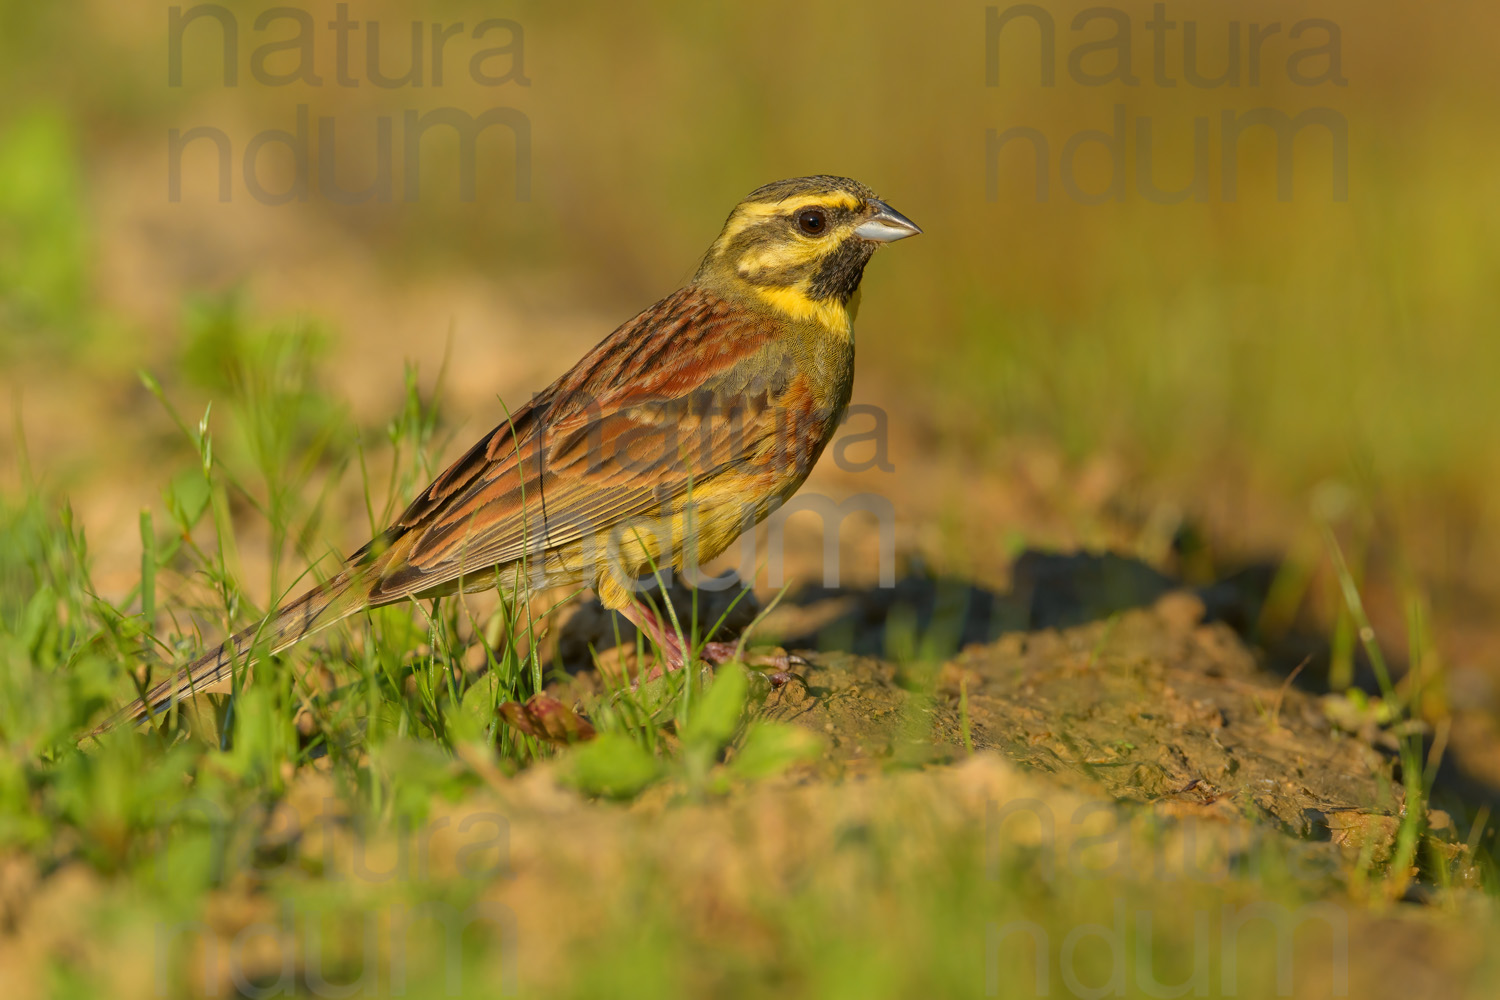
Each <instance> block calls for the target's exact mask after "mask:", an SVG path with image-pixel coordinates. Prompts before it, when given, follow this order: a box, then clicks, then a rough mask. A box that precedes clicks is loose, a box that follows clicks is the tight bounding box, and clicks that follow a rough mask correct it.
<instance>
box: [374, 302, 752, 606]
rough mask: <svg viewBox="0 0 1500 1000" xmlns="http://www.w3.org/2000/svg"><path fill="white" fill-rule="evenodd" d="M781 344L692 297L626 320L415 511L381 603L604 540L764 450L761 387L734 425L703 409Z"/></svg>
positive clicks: (738, 316)
mask: <svg viewBox="0 0 1500 1000" xmlns="http://www.w3.org/2000/svg"><path fill="white" fill-rule="evenodd" d="M776 332H777V327H776V325H775V322H774V321H773V320H770V319H769V318H767V317H765V316H763V315H760V314H754V313H750V312H747V311H745V310H742V309H739V308H736V307H733V306H731V305H729V304H728V303H726V302H724V301H723V300H721V299H719V298H717V297H715V296H712V295H709V294H706V293H704V292H702V291H698V290H696V289H683V290H681V291H679V292H676V293H674V294H673V295H671V296H669V297H667V298H666V299H663V300H662V301H661V302H659V303H657V304H656V305H655V306H653V307H651V308H650V309H648V310H646V311H645V312H643V313H641V314H640V315H639V316H637V317H635V318H634V319H632V320H630V321H629V322H627V323H626V324H624V325H623V326H621V327H620V328H619V329H618V330H616V331H615V332H614V333H612V334H611V335H610V336H609V337H607V338H606V339H605V340H604V341H603V342H602V343H600V344H599V345H598V346H597V347H595V348H594V349H593V350H592V351H590V352H589V354H588V355H586V356H585V357H584V358H583V359H582V360H581V361H580V362H579V363H578V364H577V365H576V366H574V368H573V369H572V370H571V371H569V372H568V373H567V374H565V375H563V376H562V377H561V378H560V379H558V381H557V382H555V383H554V384H553V385H552V386H551V387H549V388H548V389H547V390H546V391H544V392H543V393H541V394H540V395H539V396H538V397H537V398H536V399H534V400H533V401H532V402H531V403H530V404H528V405H527V406H525V407H523V408H522V409H520V410H519V411H517V412H516V413H515V414H514V416H513V417H512V418H511V419H510V420H508V421H506V422H505V423H503V424H501V425H500V426H499V427H497V428H495V430H494V431H492V432H491V433H490V434H489V435H488V436H486V438H485V439H484V440H482V441H480V442H479V443H478V444H476V445H475V446H474V447H473V448H471V449H470V450H469V451H468V452H467V453H466V454H465V455H464V456H463V457H461V458H460V459H459V460H458V461H457V462H455V463H454V464H453V465H452V466H450V467H449V468H448V469H447V470H446V471H445V472H444V473H443V474H442V475H440V476H439V477H438V478H437V479H436V480H435V481H434V482H433V484H432V485H431V486H430V487H428V489H427V490H426V491H425V492H424V493H423V494H422V495H421V496H420V497H418V498H417V500H416V501H415V502H413V503H412V505H411V506H410V507H408V508H407V510H406V511H405V512H404V513H403V514H402V516H401V517H400V518H398V519H397V521H396V523H395V524H394V525H392V527H391V528H390V529H388V530H387V531H386V532H385V534H384V538H385V540H386V541H387V543H389V542H392V541H394V540H395V539H398V538H401V537H403V536H405V535H409V534H412V533H417V535H418V537H416V538H415V540H414V541H413V544H412V545H411V547H410V549H409V551H407V553H406V557H405V559H404V560H403V561H402V562H400V563H398V564H396V565H393V566H390V567H386V568H385V569H384V571H383V572H382V574H381V580H380V581H379V582H378V583H377V584H376V585H375V590H374V592H373V593H372V594H371V598H372V600H373V601H374V602H375V603H386V602H388V601H392V600H398V599H400V598H401V597H404V596H406V595H408V594H414V593H420V592H422V591H425V590H429V589H432V588H435V587H439V586H442V585H444V584H447V583H450V582H452V581H454V580H457V579H459V578H460V577H462V576H465V575H470V574H477V573H479V572H480V571H482V570H484V569H487V568H489V567H491V566H496V565H501V564H506V563H510V562H513V561H515V560H518V559H520V558H522V557H523V556H527V555H536V554H537V553H539V552H541V551H543V550H546V549H552V548H557V547H560V546H563V545H567V544H570V543H572V542H576V541H578V540H579V539H581V538H585V537H588V536H590V535H592V534H594V533H596V532H599V531H605V530H608V529H609V528H611V527H613V526H615V525H617V524H620V523H622V522H624V521H626V520H627V519H629V518H632V517H638V516H641V515H643V514H647V513H650V512H652V511H655V510H656V509H658V508H659V507H660V506H661V505H662V504H663V503H664V502H668V501H671V500H675V499H678V498H681V497H683V496H684V495H685V494H687V492H688V490H689V486H690V484H692V486H693V488H696V487H697V486H700V485H703V484H705V483H707V482H708V481H710V480H711V479H712V478H713V477H714V476H716V475H718V474H719V473H721V472H722V471H724V470H725V469H726V468H729V467H733V466H734V465H736V464H737V463H739V462H741V461H743V460H744V458H745V457H746V456H747V455H750V454H754V453H757V452H759V451H761V450H763V449H764V447H765V445H766V444H767V442H768V441H769V440H770V438H771V437H772V435H774V434H775V433H776V428H775V426H774V420H775V414H774V413H773V412H772V411H771V410H770V409H769V408H768V406H767V405H766V404H768V403H769V402H770V400H769V399H768V398H767V396H766V392H765V389H764V388H762V389H761V392H760V395H759V398H758V400H757V402H758V403H759V404H760V405H758V406H752V407H751V408H750V411H749V412H747V413H745V414H744V415H743V417H742V419H741V420H740V421H739V422H738V423H732V422H730V421H726V420H722V419H720V420H715V419H714V416H713V413H712V411H711V410H708V409H707V408H708V407H711V406H712V404H713V402H714V401H715V400H717V399H718V398H719V397H720V394H721V393H723V392H728V393H732V394H734V395H735V396H736V397H739V396H741V395H742V394H744V393H746V392H748V391H751V390H752V389H753V388H754V387H755V386H756V385H758V384H759V383H760V382H761V376H760V375H759V374H758V373H756V372H754V371H751V370H750V369H752V368H753V367H754V366H753V365H748V364H747V362H749V361H750V359H751V358H752V357H753V356H754V355H755V354H756V353H757V352H758V351H759V350H760V349H761V348H762V347H764V346H765V345H767V344H768V343H769V342H770V341H771V340H772V339H773V338H774V336H775V334H776ZM679 442H685V443H687V444H689V445H690V447H688V448H686V449H682V448H674V447H672V445H673V444H675V443H679ZM684 450H685V451H686V454H684V453H683V452H684Z"/></svg>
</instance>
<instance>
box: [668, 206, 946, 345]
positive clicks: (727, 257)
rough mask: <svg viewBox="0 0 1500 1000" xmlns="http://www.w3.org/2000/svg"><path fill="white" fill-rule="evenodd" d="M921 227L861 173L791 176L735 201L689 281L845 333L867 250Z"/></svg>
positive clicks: (903, 237)
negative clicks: (873, 188) (882, 197)
mask: <svg viewBox="0 0 1500 1000" xmlns="http://www.w3.org/2000/svg"><path fill="white" fill-rule="evenodd" d="M921 231H922V230H920V229H918V228H917V226H916V224H915V223H913V222H912V221H911V220H910V219H908V218H906V217H905V216H904V215H902V214H901V213H900V212H898V211H896V210H895V209H893V208H891V207H890V206H889V205H887V204H885V202H883V201H881V200H880V199H879V198H876V197H875V192H873V191H871V190H870V189H869V188H867V187H865V186H864V185H863V184H860V183H859V182H858V181H852V180H849V179H848V178H847V177H827V176H816V177H794V178H792V179H791V180H785V181H777V182H775V183H774V184H767V185H765V186H764V187H760V188H757V189H755V190H754V191H752V192H750V195H749V196H748V197H747V198H746V199H745V200H744V201H742V202H740V203H739V204H738V205H736V206H735V208H734V211H733V212H731V213H730V214H729V218H728V219H727V220H726V221H725V223H724V230H723V232H721V233H720V234H719V238H718V239H716V240H714V244H713V246H712V247H710V248H709V251H708V254H707V255H706V256H705V257H704V258H703V263H702V265H701V266H700V267H699V268H698V273H697V276H696V277H695V278H694V283H695V284H697V285H699V286H701V287H705V288H710V289H712V290H714V291H717V292H719V293H721V294H725V293H727V294H731V295H735V296H737V297H744V298H749V299H750V300H752V301H758V302H760V303H763V304H765V305H767V306H769V307H771V308H772V309H775V310H777V311H778V312H780V313H783V314H785V315H788V316H790V317H792V318H794V319H799V320H812V321H815V322H818V323H820V324H821V325H823V326H825V327H827V328H828V329H830V330H832V331H834V332H837V333H841V334H844V335H847V334H848V332H849V329H850V317H851V312H852V310H853V302H854V300H855V295H856V293H857V292H858V291H859V280H860V278H861V276H863V274H864V270H865V265H866V264H867V263H869V261H870V256H871V255H872V254H873V253H874V252H875V250H876V248H877V247H879V246H880V244H882V243H891V242H893V241H895V240H901V239H905V238H906V237H908V236H915V235H916V234H918V233H920V232H921Z"/></svg>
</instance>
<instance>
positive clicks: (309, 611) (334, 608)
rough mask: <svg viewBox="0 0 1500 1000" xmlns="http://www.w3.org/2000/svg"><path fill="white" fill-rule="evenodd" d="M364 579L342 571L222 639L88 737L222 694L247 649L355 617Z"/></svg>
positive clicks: (286, 642) (276, 648) (274, 646)
mask: <svg viewBox="0 0 1500 1000" xmlns="http://www.w3.org/2000/svg"><path fill="white" fill-rule="evenodd" d="M362 579H363V574H355V573H354V572H353V571H351V570H345V571H344V572H342V573H340V574H339V575H338V576H336V577H334V578H333V579H332V580H329V581H328V582H327V583H325V584H323V585H322V586H319V587H314V588H313V589H312V590H309V591H308V592H307V593H305V594H303V595H302V596H301V597H299V598H297V599H296V600H294V601H292V602H291V603H289V604H287V605H285V606H284V607H282V608H281V609H279V610H278V611H277V612H276V613H275V614H274V615H272V616H271V617H270V618H269V619H268V620H266V621H263V622H258V623H256V624H254V625H251V626H250V627H249V628H247V629H244V630H243V631H240V632H236V633H235V634H234V635H232V636H230V637H229V638H228V639H225V640H224V642H223V643H222V644H221V645H220V646H219V647H218V648H217V649H214V650H211V651H210V652H208V653H205V654H204V655H203V656H200V657H198V658H197V659H196V660H194V661H192V662H191V663H189V664H188V665H187V666H186V667H184V668H182V669H181V670H180V671H178V672H177V673H176V674H174V675H173V676H172V677H170V678H168V679H167V680H164V681H162V682H161V683H160V684H157V685H156V686H155V687H153V688H152V689H151V690H150V691H148V692H147V693H146V697H145V698H144V699H138V700H136V701H135V702H133V703H132V704H130V705H128V706H126V707H125V708H123V709H121V710H120V711H119V712H116V713H115V714H114V715H113V716H111V717H110V718H109V719H108V720H107V721H106V722H105V723H104V724H103V725H101V726H100V727H99V728H97V729H95V730H94V731H93V732H92V733H90V734H89V735H91V736H98V735H100V734H101V733H105V732H108V731H109V730H111V729H113V728H114V727H116V726H119V725H124V724H135V723H138V722H140V721H141V720H143V719H145V718H147V717H149V716H152V715H155V714H157V713H158V712H160V711H162V710H163V709H165V708H166V707H168V706H169V705H171V704H172V703H173V702H174V701H181V700H182V699H184V698H188V697H191V696H192V695H194V694H201V693H203V692H205V691H216V690H224V689H225V688H226V687H227V686H228V684H229V681H230V678H231V675H232V673H233V671H234V667H235V664H240V665H241V667H242V668H243V667H244V665H245V664H246V660H247V658H248V657H249V656H250V652H251V650H252V648H254V647H256V646H257V645H263V646H264V648H265V649H266V650H267V652H268V653H278V652H280V651H281V650H283V649H286V648H287V647H288V646H291V645H293V644H294V643H297V642H300V641H301V640H302V639H304V638H306V637H307V636H309V635H311V634H312V633H314V632H317V631H320V630H321V629H325V628H327V627H328V626H330V625H333V624H334V623H336V622H338V621H341V620H343V619H344V618H347V617H349V616H350V615H352V614H354V613H355V612H356V611H358V610H359V609H360V608H362V607H364V606H365V599H366V594H365V590H366V589H368V588H367V587H363V586H360V583H361V581H362Z"/></svg>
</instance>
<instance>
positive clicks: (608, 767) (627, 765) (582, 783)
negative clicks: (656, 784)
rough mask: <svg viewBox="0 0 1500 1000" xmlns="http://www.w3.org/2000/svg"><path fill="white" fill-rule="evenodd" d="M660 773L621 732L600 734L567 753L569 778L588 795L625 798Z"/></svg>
mask: <svg viewBox="0 0 1500 1000" xmlns="http://www.w3.org/2000/svg"><path fill="white" fill-rule="evenodd" d="M660 776H661V764H660V762H658V761H657V759H656V758H655V757H653V756H651V754H650V753H648V752H647V751H646V750H645V748H643V747H642V746H641V745H640V744H638V743H636V742H635V741H634V740H632V739H631V738H630V737H628V736H626V735H624V734H623V733H600V734H599V737H598V739H595V740H590V741H589V742H587V743H581V744H579V745H578V746H577V747H576V748H575V749H574V750H573V751H572V752H571V753H570V754H569V755H568V778H569V780H570V781H572V783H573V784H574V785H575V786H577V787H578V789H579V790H580V791H583V792H586V793H588V794H590V795H605V796H608V797H610V798H616V799H628V798H630V797H631V796H633V795H636V794H637V793H639V792H640V791H641V790H642V789H644V788H645V787H646V786H647V785H649V784H651V783H652V782H653V781H655V780H656V779H657V778H658V777H660Z"/></svg>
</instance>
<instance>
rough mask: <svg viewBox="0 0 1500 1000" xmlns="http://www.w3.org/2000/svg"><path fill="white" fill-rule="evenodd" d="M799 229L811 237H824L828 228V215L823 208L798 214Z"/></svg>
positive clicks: (811, 209)
mask: <svg viewBox="0 0 1500 1000" xmlns="http://www.w3.org/2000/svg"><path fill="white" fill-rule="evenodd" d="M797 228H798V229H800V230H802V231H803V232H804V233H806V234H807V235H809V236H822V235H823V231H824V230H825V229H827V228H828V215H827V214H826V213H825V212H824V211H823V210H822V209H821V208H809V209H806V210H805V211H801V212H798V213H797Z"/></svg>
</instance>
